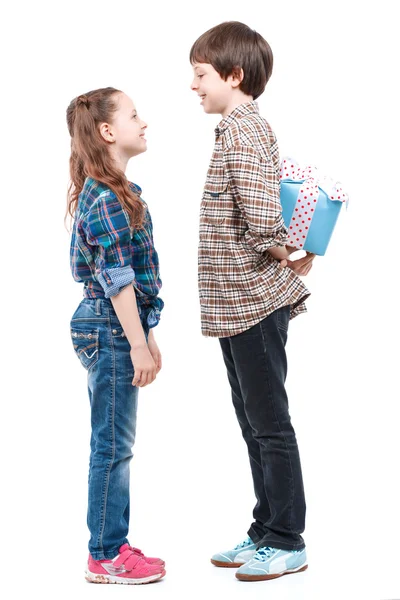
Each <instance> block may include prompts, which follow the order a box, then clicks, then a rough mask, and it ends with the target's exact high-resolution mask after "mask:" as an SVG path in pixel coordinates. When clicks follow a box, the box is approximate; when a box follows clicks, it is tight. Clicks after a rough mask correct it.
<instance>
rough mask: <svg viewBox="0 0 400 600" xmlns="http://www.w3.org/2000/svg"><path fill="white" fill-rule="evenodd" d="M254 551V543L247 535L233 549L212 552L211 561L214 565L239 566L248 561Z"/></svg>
mask: <svg viewBox="0 0 400 600" xmlns="http://www.w3.org/2000/svg"><path fill="white" fill-rule="evenodd" d="M256 552H257V549H256V544H255V543H254V542H253V540H252V539H250V538H249V537H248V538H246V539H245V540H244V541H243V542H240V544H238V545H237V546H235V547H234V548H233V550H226V552H217V554H214V556H213V557H212V558H211V562H212V564H213V565H215V566H216V567H240V566H241V565H244V564H245V563H246V562H247V561H249V560H250V559H251V558H252V557H253V556H254V555H255V553H256Z"/></svg>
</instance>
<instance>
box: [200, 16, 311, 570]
mask: <svg viewBox="0 0 400 600" xmlns="http://www.w3.org/2000/svg"><path fill="white" fill-rule="evenodd" d="M190 62H191V64H192V66H193V70H194V79H193V82H192V85H191V88H192V90H193V91H195V92H196V93H197V94H198V95H199V96H200V97H201V104H202V106H203V107H204V111H205V112H206V113H208V114H216V113H220V114H221V116H222V121H221V122H220V123H219V125H218V126H217V128H216V129H215V134H216V140H215V147H214V152H213V154H212V158H211V163H210V167H209V170H208V173H207V178H206V184H205V187H204V193H203V199H202V203H201V208H200V240H199V259H198V262H199V264H198V266H199V294H200V305H201V324H202V333H203V335H205V336H214V337H218V338H219V342H220V345H221V349H222V354H223V359H224V362H225V365H226V368H227V374H228V380H229V383H230V386H231V390H232V400H233V404H234V408H235V411H236V416H237V419H238V421H239V424H240V427H241V430H242V435H243V438H244V440H245V441H246V444H247V447H248V453H249V458H250V466H251V472H252V477H253V482H254V490H255V494H256V498H257V503H256V506H255V508H254V511H253V517H254V522H253V523H252V525H251V527H250V529H249V531H248V537H247V539H246V540H245V541H243V542H241V543H239V544H238V545H237V546H235V547H234V548H233V549H232V550H228V551H225V552H221V553H218V554H215V555H214V556H213V557H212V559H211V562H212V563H213V564H214V565H216V566H219V567H239V568H238V570H237V572H236V577H237V578H238V579H240V580H244V581H259V580H264V579H272V578H275V577H280V576H281V575H286V574H288V573H294V572H298V571H304V570H305V569H306V568H307V558H306V551H305V544H304V540H303V538H302V536H301V533H302V532H303V531H304V526H305V511H306V506H305V499H304V490H303V480H302V473H301V464H300V457H299V451H298V447H297V441H296V435H295V432H294V429H293V427H292V425H291V421H290V416H289V410H288V400H287V395H286V391H285V379H286V371H287V363H286V353H285V344H286V339H287V331H288V323H289V319H291V318H293V317H295V316H297V315H298V314H300V313H302V312H305V310H306V308H305V305H304V301H305V299H306V298H307V297H308V296H309V292H308V290H307V288H306V287H305V286H304V284H303V283H302V282H301V280H300V279H299V278H298V275H306V274H307V273H308V272H309V270H310V269H311V266H312V261H313V259H314V255H312V254H308V253H307V254H306V256H305V257H304V258H301V259H299V260H296V261H290V260H288V257H289V256H290V254H291V253H292V252H293V251H294V250H295V249H294V248H289V247H288V246H286V245H285V244H286V241H287V237H286V236H287V229H286V228H285V226H284V222H283V219H282V209H281V205H280V200H279V195H280V180H279V170H280V165H279V151H278V146H277V141H276V138H275V135H274V133H273V131H272V130H271V128H270V126H269V124H268V123H267V121H266V120H265V119H263V118H262V117H261V116H260V115H259V111H258V104H257V103H256V102H255V100H256V98H258V96H260V94H262V92H263V91H264V89H265V86H266V83H267V81H268V79H269V78H270V76H271V73H272V64H273V56H272V51H271V48H270V47H269V45H268V43H267V42H266V41H265V40H264V39H263V38H262V37H261V36H260V35H259V34H258V33H257V32H255V31H253V30H252V29H250V28H249V27H247V26H246V25H244V24H242V23H238V22H226V23H222V24H221V25H218V26H216V27H213V28H212V29H210V30H209V31H207V32H206V33H204V34H203V35H202V36H201V37H200V38H199V39H198V40H197V41H196V42H195V43H194V45H193V47H192V49H191V51H190Z"/></svg>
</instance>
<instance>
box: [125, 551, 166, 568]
mask: <svg viewBox="0 0 400 600" xmlns="http://www.w3.org/2000/svg"><path fill="white" fill-rule="evenodd" d="M129 548H130V549H131V550H132V552H133V553H134V554H137V555H138V556H140V558H143V559H144V560H145V561H146V562H147V563H148V564H149V565H159V566H160V567H165V561H164V560H162V559H161V558H151V557H150V556H145V555H144V554H143V552H142V551H141V550H139V548H134V547H133V546H129Z"/></svg>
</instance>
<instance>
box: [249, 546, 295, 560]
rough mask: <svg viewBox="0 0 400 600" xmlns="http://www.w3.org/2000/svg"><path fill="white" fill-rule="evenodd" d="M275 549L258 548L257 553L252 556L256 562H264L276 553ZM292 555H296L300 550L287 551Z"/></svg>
mask: <svg viewBox="0 0 400 600" xmlns="http://www.w3.org/2000/svg"><path fill="white" fill-rule="evenodd" d="M277 551H278V550H277V548H271V546H265V548H260V549H259V550H258V552H256V554H255V555H254V556H253V558H255V559H256V560H266V559H267V558H271V556H272V555H273V554H274V553H275V552H277ZM289 552H292V554H297V553H298V552H301V550H289Z"/></svg>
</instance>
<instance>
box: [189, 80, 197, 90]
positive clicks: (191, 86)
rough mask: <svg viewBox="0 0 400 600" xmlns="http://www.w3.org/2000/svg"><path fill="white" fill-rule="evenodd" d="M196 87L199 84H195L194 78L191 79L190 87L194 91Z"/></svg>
mask: <svg viewBox="0 0 400 600" xmlns="http://www.w3.org/2000/svg"><path fill="white" fill-rule="evenodd" d="M198 87H199V86H198V85H197V84H196V80H195V79H193V81H192V83H191V85H190V89H191V90H193V91H194V90H197V89H198Z"/></svg>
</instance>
